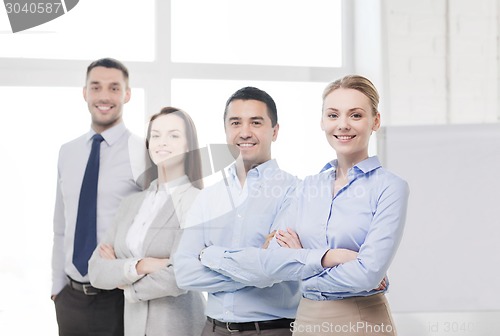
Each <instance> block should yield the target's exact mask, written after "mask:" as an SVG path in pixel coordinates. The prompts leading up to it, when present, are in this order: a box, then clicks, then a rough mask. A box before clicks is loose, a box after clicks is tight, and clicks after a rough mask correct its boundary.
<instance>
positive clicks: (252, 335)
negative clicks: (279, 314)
mask: <svg viewBox="0 0 500 336" xmlns="http://www.w3.org/2000/svg"><path fill="white" fill-rule="evenodd" d="M228 335H233V336H234V335H242V336H292V331H291V329H290V328H284V329H266V330H248V331H237V332H234V331H233V332H231V331H229V330H228V329H227V328H224V327H220V326H216V325H213V324H212V323H210V322H209V321H207V322H206V323H205V328H203V332H202V333H201V336H228Z"/></svg>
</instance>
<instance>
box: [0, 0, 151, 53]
mask: <svg viewBox="0 0 500 336" xmlns="http://www.w3.org/2000/svg"><path fill="white" fill-rule="evenodd" d="M154 10H155V0H141V1H136V0H106V1H102V0H82V1H80V2H78V4H77V5H76V6H75V7H74V8H73V9H72V10H70V11H69V12H67V13H66V14H64V15H62V16H60V17H58V18H57V19H55V20H52V21H50V22H47V23H45V24H43V25H40V26H38V27H34V28H31V29H29V30H26V31H24V32H18V33H16V34H12V33H11V28H10V24H9V20H8V17H7V14H6V11H4V10H0V15H1V16H0V32H5V33H3V34H0V46H1V52H0V57H12V58H13V57H19V58H39V59H68V60H86V59H98V58H102V57H107V56H109V57H114V58H117V59H119V60H122V61H152V60H153V59H154V51H155V45H154V42H155V20H154V19H153V18H154ZM135 36H140V37H141V38H134V37H135ZM103 37H105V38H103Z"/></svg>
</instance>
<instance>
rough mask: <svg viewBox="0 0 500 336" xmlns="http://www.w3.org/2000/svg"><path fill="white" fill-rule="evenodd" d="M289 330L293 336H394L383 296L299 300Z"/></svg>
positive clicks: (388, 310) (389, 313)
mask: <svg viewBox="0 0 500 336" xmlns="http://www.w3.org/2000/svg"><path fill="white" fill-rule="evenodd" d="M292 329H293V335H294V336H299V335H300V336H305V335H307V336H320V335H343V336H347V335H352V336H384V335H385V336H395V335H396V327H395V325H394V322H393V320H392V315H391V311H390V309H389V304H388V303H387V299H386V298H385V295H384V294H375V295H372V296H358V297H351V298H346V299H342V300H327V301H314V300H309V299H305V298H302V299H301V301H300V304H299V308H298V309H297V318H296V319H295V322H294V324H293V328H292Z"/></svg>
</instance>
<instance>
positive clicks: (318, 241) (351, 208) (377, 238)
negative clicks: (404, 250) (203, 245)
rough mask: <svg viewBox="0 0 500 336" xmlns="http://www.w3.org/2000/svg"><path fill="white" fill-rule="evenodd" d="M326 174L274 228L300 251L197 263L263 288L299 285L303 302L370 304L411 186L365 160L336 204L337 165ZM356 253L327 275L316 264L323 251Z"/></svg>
mask: <svg viewBox="0 0 500 336" xmlns="http://www.w3.org/2000/svg"><path fill="white" fill-rule="evenodd" d="M330 165H331V167H330V169H327V170H325V171H323V172H321V173H320V174H317V175H313V176H309V177H307V178H306V179H305V180H304V181H303V182H302V183H300V184H299V186H298V187H297V189H296V190H295V193H294V194H293V196H291V197H289V198H288V199H287V200H286V204H284V206H283V207H282V211H281V212H280V214H279V215H278V216H277V218H276V221H277V224H276V225H277V226H278V227H281V228H282V229H284V228H287V227H290V228H292V229H293V230H294V231H296V232H297V233H298V235H299V237H300V240H301V243H302V245H303V249H297V250H291V249H284V248H279V246H278V245H277V243H276V241H275V240H274V241H273V242H272V244H271V246H270V249H268V250H262V249H256V248H254V249H240V250H236V249H228V248H224V247H220V246H219V247H218V246H214V247H210V248H207V249H206V250H205V251H204V253H203V258H202V263H203V264H205V265H210V266H209V267H212V268H213V269H217V270H218V271H219V272H222V273H226V274H228V275H231V276H239V277H241V278H243V279H240V280H241V281H243V282H248V283H254V284H255V285H256V286H261V287H264V286H268V285H271V284H273V283H276V282H279V281H283V280H292V279H294V280H297V279H302V282H301V291H302V296H304V297H306V298H309V299H312V300H337V299H343V298H347V297H351V296H367V295H372V294H375V293H378V292H383V291H385V290H382V291H376V290H375V289H374V288H377V287H378V285H379V284H380V282H381V280H382V279H383V278H384V277H386V273H387V270H388V268H389V265H390V263H391V261H392V259H393V258H394V255H395V253H396V251H397V248H398V246H399V243H400V241H401V238H402V236H403V228H404V223H405V219H406V210H407V203H408V196H409V188H408V184H407V183H406V182H405V181H404V180H403V179H401V178H400V177H398V176H397V175H395V174H393V173H391V172H389V171H387V170H386V169H384V168H383V167H382V166H381V165H380V162H379V160H378V158H377V157H376V156H375V157H370V158H367V159H366V160H364V161H362V162H360V163H358V164H356V165H355V166H354V167H352V168H351V169H350V170H349V171H348V183H347V184H346V185H345V186H344V187H343V188H342V189H340V190H339V191H338V192H337V193H336V194H335V195H334V196H332V195H333V190H332V188H333V185H334V181H335V177H336V175H335V174H336V167H337V161H336V160H334V161H332V162H330ZM334 248H344V249H350V250H353V251H357V252H358V257H357V259H356V260H353V261H351V262H347V263H345V264H342V265H338V266H336V267H332V268H326V269H324V268H323V267H322V266H321V258H322V257H323V255H324V254H325V252H326V251H328V249H334Z"/></svg>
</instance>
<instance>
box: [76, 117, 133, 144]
mask: <svg viewBox="0 0 500 336" xmlns="http://www.w3.org/2000/svg"><path fill="white" fill-rule="evenodd" d="M126 131H127V128H126V127H125V124H124V123H123V122H120V123H119V124H118V125H115V126H113V127H111V128H109V129H107V130H105V131H104V132H102V133H101V135H102V137H103V138H104V141H105V142H106V143H107V144H108V146H112V145H113V144H114V143H115V142H116V141H118V139H120V137H121V136H122V135H123V133H125V132H126ZM94 134H96V132H95V131H94V130H93V129H90V131H89V132H88V133H87V136H86V138H87V141H89V140H90V139H91V138H92V137H93V136H94Z"/></svg>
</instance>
